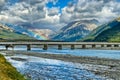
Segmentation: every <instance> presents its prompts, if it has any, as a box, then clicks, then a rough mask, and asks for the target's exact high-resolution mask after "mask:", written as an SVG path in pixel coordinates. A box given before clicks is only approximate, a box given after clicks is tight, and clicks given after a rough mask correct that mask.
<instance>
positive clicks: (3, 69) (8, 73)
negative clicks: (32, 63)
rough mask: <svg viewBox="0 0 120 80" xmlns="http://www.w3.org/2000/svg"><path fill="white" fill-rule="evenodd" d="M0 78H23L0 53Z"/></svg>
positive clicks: (5, 79) (10, 79)
mask: <svg viewBox="0 0 120 80" xmlns="http://www.w3.org/2000/svg"><path fill="white" fill-rule="evenodd" d="M0 80H25V79H24V76H22V75H21V74H20V73H19V72H17V70H16V68H14V67H13V66H12V65H11V64H10V63H9V62H7V61H6V59H5V58H4V56H2V55H1V54H0Z"/></svg>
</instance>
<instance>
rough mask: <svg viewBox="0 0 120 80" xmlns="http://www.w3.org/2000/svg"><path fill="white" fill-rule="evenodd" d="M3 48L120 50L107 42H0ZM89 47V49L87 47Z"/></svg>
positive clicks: (119, 46)
mask: <svg viewBox="0 0 120 80" xmlns="http://www.w3.org/2000/svg"><path fill="white" fill-rule="evenodd" d="M1 45H2V46H5V47H6V49H8V48H9V47H12V48H14V46H16V45H26V46H27V50H31V45H43V49H44V50H47V49H48V48H49V46H50V45H51V46H56V45H57V46H58V49H59V50H62V48H63V46H66V45H67V46H70V47H71V49H75V48H76V46H77V48H81V49H90V48H92V49H94V48H95V49H96V48H98V47H99V48H112V49H116V48H117V49H120V43H109V42H23V41H21V42H20V41H19V42H0V46H1ZM88 46H89V47H88Z"/></svg>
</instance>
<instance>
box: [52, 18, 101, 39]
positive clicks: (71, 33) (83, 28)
mask: <svg viewBox="0 0 120 80" xmlns="http://www.w3.org/2000/svg"><path fill="white" fill-rule="evenodd" d="M98 23H99V22H98V21H97V20H95V19H92V20H80V21H74V22H71V23H69V24H68V25H66V26H64V27H63V28H62V29H61V30H60V32H58V34H56V35H55V36H54V37H53V38H52V39H53V40H61V41H76V40H78V39H80V38H83V37H85V36H86V35H88V34H89V33H90V32H91V31H92V30H93V29H95V28H96V27H97V24H98Z"/></svg>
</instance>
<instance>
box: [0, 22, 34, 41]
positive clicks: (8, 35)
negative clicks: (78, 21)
mask: <svg viewBox="0 0 120 80" xmlns="http://www.w3.org/2000/svg"><path fill="white" fill-rule="evenodd" d="M6 39H7V40H10V39H11V40H12V39H33V38H31V37H29V36H27V35H25V34H20V33H17V32H15V31H14V30H12V29H11V28H9V27H7V26H4V25H2V24H0V40H6Z"/></svg>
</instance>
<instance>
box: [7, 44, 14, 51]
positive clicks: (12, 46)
mask: <svg viewBox="0 0 120 80" xmlns="http://www.w3.org/2000/svg"><path fill="white" fill-rule="evenodd" d="M9 47H11V48H12V50H14V45H11V44H9V45H5V48H6V50H8V48H9Z"/></svg>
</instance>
